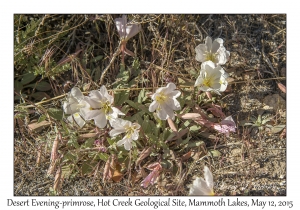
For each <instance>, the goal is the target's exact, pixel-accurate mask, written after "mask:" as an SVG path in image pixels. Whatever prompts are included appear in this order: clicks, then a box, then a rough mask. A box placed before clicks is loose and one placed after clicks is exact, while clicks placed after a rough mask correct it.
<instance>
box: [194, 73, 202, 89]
mask: <svg viewBox="0 0 300 210" xmlns="http://www.w3.org/2000/svg"><path fill="white" fill-rule="evenodd" d="M202 84H203V77H202V76H201V75H199V77H198V78H197V80H196V82H195V85H194V86H195V87H196V86H199V85H202Z"/></svg>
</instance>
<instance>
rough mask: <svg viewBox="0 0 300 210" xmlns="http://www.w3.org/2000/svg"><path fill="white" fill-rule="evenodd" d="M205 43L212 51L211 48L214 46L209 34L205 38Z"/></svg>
mask: <svg viewBox="0 0 300 210" xmlns="http://www.w3.org/2000/svg"><path fill="white" fill-rule="evenodd" d="M205 45H206V47H207V50H208V51H211V48H212V39H211V38H210V37H209V36H207V37H206V39H205Z"/></svg>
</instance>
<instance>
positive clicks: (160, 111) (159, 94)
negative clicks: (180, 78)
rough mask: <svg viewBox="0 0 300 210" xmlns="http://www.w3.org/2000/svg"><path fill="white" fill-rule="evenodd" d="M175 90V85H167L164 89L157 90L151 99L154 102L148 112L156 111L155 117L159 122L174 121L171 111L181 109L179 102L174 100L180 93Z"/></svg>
mask: <svg viewBox="0 0 300 210" xmlns="http://www.w3.org/2000/svg"><path fill="white" fill-rule="evenodd" d="M175 88H176V86H175V84H173V83H169V84H168V85H167V86H166V87H161V88H158V89H157V90H156V92H155V93H154V94H153V95H152V97H151V98H152V100H154V101H153V102H152V103H151V104H150V106H149V111H150V112H154V111H155V110H156V111H157V116H158V118H159V119H161V120H166V119H168V118H171V119H173V120H174V118H175V115H174V112H173V110H180V109H181V107H180V104H179V102H178V101H177V100H176V98H178V97H179V96H180V94H181V93H180V91H178V90H175Z"/></svg>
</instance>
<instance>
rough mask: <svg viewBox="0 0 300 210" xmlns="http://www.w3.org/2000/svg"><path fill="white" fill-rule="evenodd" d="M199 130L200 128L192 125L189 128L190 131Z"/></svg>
mask: <svg viewBox="0 0 300 210" xmlns="http://www.w3.org/2000/svg"><path fill="white" fill-rule="evenodd" d="M200 129H201V126H199V125H193V126H191V127H190V131H199V130H200Z"/></svg>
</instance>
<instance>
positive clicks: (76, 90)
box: [71, 87, 84, 100]
mask: <svg viewBox="0 0 300 210" xmlns="http://www.w3.org/2000/svg"><path fill="white" fill-rule="evenodd" d="M71 95H72V96H73V97H74V98H76V99H77V100H82V99H83V97H84V96H83V94H82V92H81V91H80V89H79V88H77V87H73V88H72V89H71Z"/></svg>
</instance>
